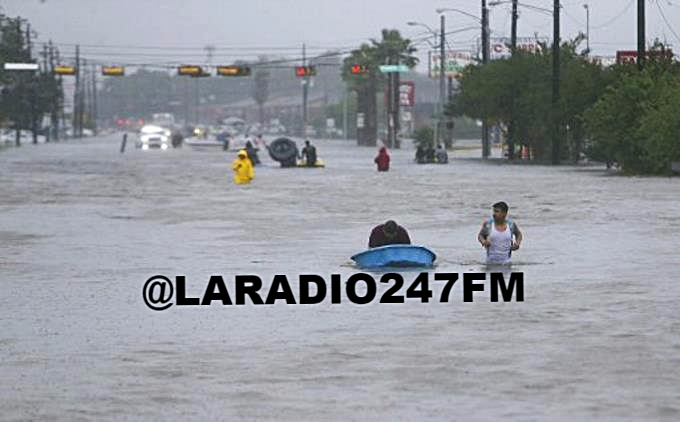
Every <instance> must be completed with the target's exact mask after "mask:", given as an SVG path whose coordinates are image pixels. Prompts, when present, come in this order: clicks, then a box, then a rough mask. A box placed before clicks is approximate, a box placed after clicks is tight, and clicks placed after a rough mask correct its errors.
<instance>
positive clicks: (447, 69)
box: [430, 51, 472, 79]
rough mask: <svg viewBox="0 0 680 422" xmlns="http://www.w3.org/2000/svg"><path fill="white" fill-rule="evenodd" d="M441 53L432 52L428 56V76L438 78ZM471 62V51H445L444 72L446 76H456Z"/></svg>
mask: <svg viewBox="0 0 680 422" xmlns="http://www.w3.org/2000/svg"><path fill="white" fill-rule="evenodd" d="M440 63H441V54H440V53H439V52H433V53H432V54H431V56H430V77H431V78H434V79H437V78H439V71H440V70H441V64H440ZM471 63H472V53H471V52H470V51H448V52H446V62H445V63H444V74H445V75H446V76H447V77H451V78H457V77H458V76H460V74H461V72H463V69H465V67H466V66H467V65H469V64H471Z"/></svg>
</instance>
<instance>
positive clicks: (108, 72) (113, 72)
mask: <svg viewBox="0 0 680 422" xmlns="http://www.w3.org/2000/svg"><path fill="white" fill-rule="evenodd" d="M102 75H104V76H125V68H124V67H123V66H102Z"/></svg>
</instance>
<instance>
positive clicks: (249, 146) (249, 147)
mask: <svg viewBox="0 0 680 422" xmlns="http://www.w3.org/2000/svg"><path fill="white" fill-rule="evenodd" d="M245 150H246V152H247V153H248V158H250V161H251V162H252V163H253V166H256V165H258V164H260V158H259V157H258V156H257V148H255V147H254V146H253V143H252V142H250V141H248V142H246V148H245Z"/></svg>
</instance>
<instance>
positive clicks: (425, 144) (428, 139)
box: [413, 127, 434, 149]
mask: <svg viewBox="0 0 680 422" xmlns="http://www.w3.org/2000/svg"><path fill="white" fill-rule="evenodd" d="M413 143H414V144H415V145H416V146H417V147H422V148H425V149H427V148H432V149H434V130H433V129H432V128H431V127H421V128H420V129H416V130H415V131H414V132H413Z"/></svg>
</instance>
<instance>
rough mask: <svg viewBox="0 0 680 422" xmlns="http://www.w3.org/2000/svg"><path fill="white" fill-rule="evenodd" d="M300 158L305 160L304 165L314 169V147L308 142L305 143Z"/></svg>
mask: <svg viewBox="0 0 680 422" xmlns="http://www.w3.org/2000/svg"><path fill="white" fill-rule="evenodd" d="M301 158H302V159H303V160H305V165H307V166H309V167H314V166H315V165H316V147H315V146H314V145H312V144H311V143H310V142H309V140H307V141H305V147H304V148H302V154H301Z"/></svg>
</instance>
